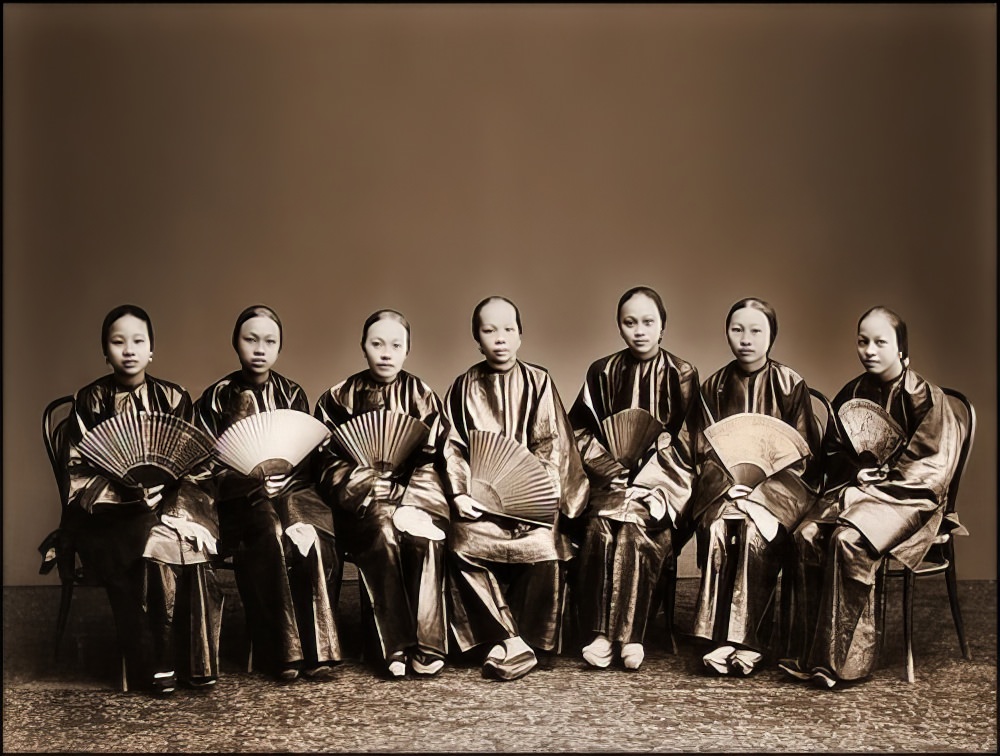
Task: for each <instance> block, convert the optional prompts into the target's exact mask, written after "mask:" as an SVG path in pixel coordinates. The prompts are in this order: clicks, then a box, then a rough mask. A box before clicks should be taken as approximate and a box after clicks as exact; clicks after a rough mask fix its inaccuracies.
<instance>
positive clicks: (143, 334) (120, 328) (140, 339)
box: [106, 315, 153, 381]
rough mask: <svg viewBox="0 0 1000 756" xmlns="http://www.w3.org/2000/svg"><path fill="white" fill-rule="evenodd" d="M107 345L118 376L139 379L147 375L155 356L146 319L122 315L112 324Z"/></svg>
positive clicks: (109, 358) (112, 367)
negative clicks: (147, 368) (150, 361)
mask: <svg viewBox="0 0 1000 756" xmlns="http://www.w3.org/2000/svg"><path fill="white" fill-rule="evenodd" d="M106 347H107V350H108V362H109V363H110V364H111V369H112V370H114V371H115V375H116V376H118V377H119V378H123V379H130V380H134V381H138V380H140V379H141V378H142V377H143V376H144V375H145V372H146V367H147V366H148V365H149V360H150V359H151V358H152V356H153V351H152V349H151V348H150V345H149V328H147V327H146V321H145V320H143V319H142V318H137V317H136V316H135V315H122V316H121V317H120V318H118V320H116V321H115V322H114V323H112V324H111V328H110V329H109V330H108V343H107V344H106Z"/></svg>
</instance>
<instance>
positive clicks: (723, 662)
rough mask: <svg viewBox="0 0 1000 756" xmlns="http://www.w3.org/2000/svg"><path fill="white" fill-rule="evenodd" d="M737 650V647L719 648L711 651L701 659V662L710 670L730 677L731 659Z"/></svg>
mask: <svg viewBox="0 0 1000 756" xmlns="http://www.w3.org/2000/svg"><path fill="white" fill-rule="evenodd" d="M735 650H736V647H735V646H719V647H718V648H717V649H715V650H714V651H709V652H708V653H707V654H705V655H704V656H703V657H701V660H702V661H703V662H704V663H705V666H706V667H708V668H709V669H711V670H714V671H716V672H718V673H719V674H720V675H728V674H729V657H730V656H731V655H732V653H733V652H734V651H735Z"/></svg>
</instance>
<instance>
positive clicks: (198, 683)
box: [184, 675, 219, 690]
mask: <svg viewBox="0 0 1000 756" xmlns="http://www.w3.org/2000/svg"><path fill="white" fill-rule="evenodd" d="M218 681H219V678H218V677H215V676H214V675H206V676H203V677H192V678H190V679H188V680H185V681H184V684H185V685H187V686H188V687H189V688H194V689H195V690H205V689H206V688H211V687H212V686H213V685H215V684H216V683H217V682H218Z"/></svg>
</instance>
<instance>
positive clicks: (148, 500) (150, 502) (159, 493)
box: [142, 483, 164, 509]
mask: <svg viewBox="0 0 1000 756" xmlns="http://www.w3.org/2000/svg"><path fill="white" fill-rule="evenodd" d="M163 486H164V484H163V483H161V484H160V485H158V486H153V487H152V488H144V489H142V500H143V501H144V502H145V504H146V506H147V507H149V508H150V509H156V505H157V504H159V503H160V502H161V501H162V500H163Z"/></svg>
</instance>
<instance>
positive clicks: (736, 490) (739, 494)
mask: <svg viewBox="0 0 1000 756" xmlns="http://www.w3.org/2000/svg"><path fill="white" fill-rule="evenodd" d="M752 491H753V489H752V488H750V486H745V485H743V484H742V483H737V484H736V485H735V486H733V487H732V488H730V489H729V490H728V491H726V497H727V498H728V499H730V500H731V501H732V500H736V499H742V498H743V497H744V496H748V495H750V493H751V492H752Z"/></svg>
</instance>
